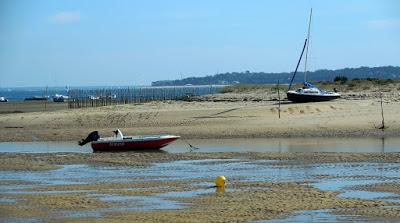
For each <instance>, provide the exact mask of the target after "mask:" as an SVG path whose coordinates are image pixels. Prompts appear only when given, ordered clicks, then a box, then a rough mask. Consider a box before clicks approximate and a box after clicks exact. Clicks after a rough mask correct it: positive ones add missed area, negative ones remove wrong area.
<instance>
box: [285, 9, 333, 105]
mask: <svg viewBox="0 0 400 223" xmlns="http://www.w3.org/2000/svg"><path fill="white" fill-rule="evenodd" d="M311 18H312V9H311V12H310V19H309V22H308V33H307V38H306V39H305V41H304V46H303V50H302V51H301V55H300V58H299V61H298V62H297V66H296V69H295V71H294V73H293V76H292V80H291V81H290V84H289V88H288V91H287V93H286V94H287V98H288V100H289V101H293V102H318V101H330V100H333V99H337V98H340V94H339V93H337V92H336V91H335V92H331V91H324V90H322V89H319V88H318V87H316V86H314V85H312V84H310V83H308V82H307V81H306V77H307V59H308V46H309V43H310V29H311ZM304 50H306V54H305V62H304V64H305V65H304V83H303V87H301V88H298V89H297V90H290V89H291V87H292V84H293V80H294V78H295V76H296V73H297V69H298V68H299V65H300V62H301V59H302V58H303V54H304Z"/></svg>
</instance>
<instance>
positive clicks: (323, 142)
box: [0, 137, 400, 153]
mask: <svg viewBox="0 0 400 223" xmlns="http://www.w3.org/2000/svg"><path fill="white" fill-rule="evenodd" d="M188 143H190V144H192V145H194V146H196V147H198V148H199V149H198V150H196V152H400V146H399V145H400V137H387V138H377V137H362V138H361V137H360V138H357V137H356V138H324V137H318V138H265V139H219V140H209V139H204V140H185V139H181V140H178V141H177V142H174V143H172V144H170V145H169V146H167V147H164V148H163V149H162V150H163V151H166V152H171V153H180V152H187V151H189V146H188ZM0 152H18V153H54V152H78V153H91V152H92V149H91V147H90V145H85V146H82V147H81V146H78V145H77V142H0Z"/></svg>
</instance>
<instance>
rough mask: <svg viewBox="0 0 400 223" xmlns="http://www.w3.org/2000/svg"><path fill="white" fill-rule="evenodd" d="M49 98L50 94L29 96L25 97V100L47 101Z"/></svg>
mask: <svg viewBox="0 0 400 223" xmlns="http://www.w3.org/2000/svg"><path fill="white" fill-rule="evenodd" d="M48 99H49V97H48V96H32V97H29V98H25V101H47V100H48Z"/></svg>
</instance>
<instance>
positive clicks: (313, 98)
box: [287, 92, 340, 103]
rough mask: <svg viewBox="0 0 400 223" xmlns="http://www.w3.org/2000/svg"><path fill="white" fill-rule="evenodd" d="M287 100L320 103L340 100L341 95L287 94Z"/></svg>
mask: <svg viewBox="0 0 400 223" xmlns="http://www.w3.org/2000/svg"><path fill="white" fill-rule="evenodd" d="M287 98H288V100H289V101H292V102H298V103H306V102H319V101H331V100H334V99H338V98H340V95H305V94H296V93H290V92H287Z"/></svg>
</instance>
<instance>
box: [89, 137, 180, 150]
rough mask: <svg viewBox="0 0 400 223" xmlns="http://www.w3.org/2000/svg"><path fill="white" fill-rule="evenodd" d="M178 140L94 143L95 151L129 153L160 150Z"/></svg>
mask: <svg viewBox="0 0 400 223" xmlns="http://www.w3.org/2000/svg"><path fill="white" fill-rule="evenodd" d="M177 139H178V138H165V139H156V140H148V141H121V142H115V141H114V142H94V143H92V148H93V151H124V150H125V151H128V150H155V149H160V148H162V147H164V146H166V145H168V144H169V143H171V142H173V141H175V140H177Z"/></svg>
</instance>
